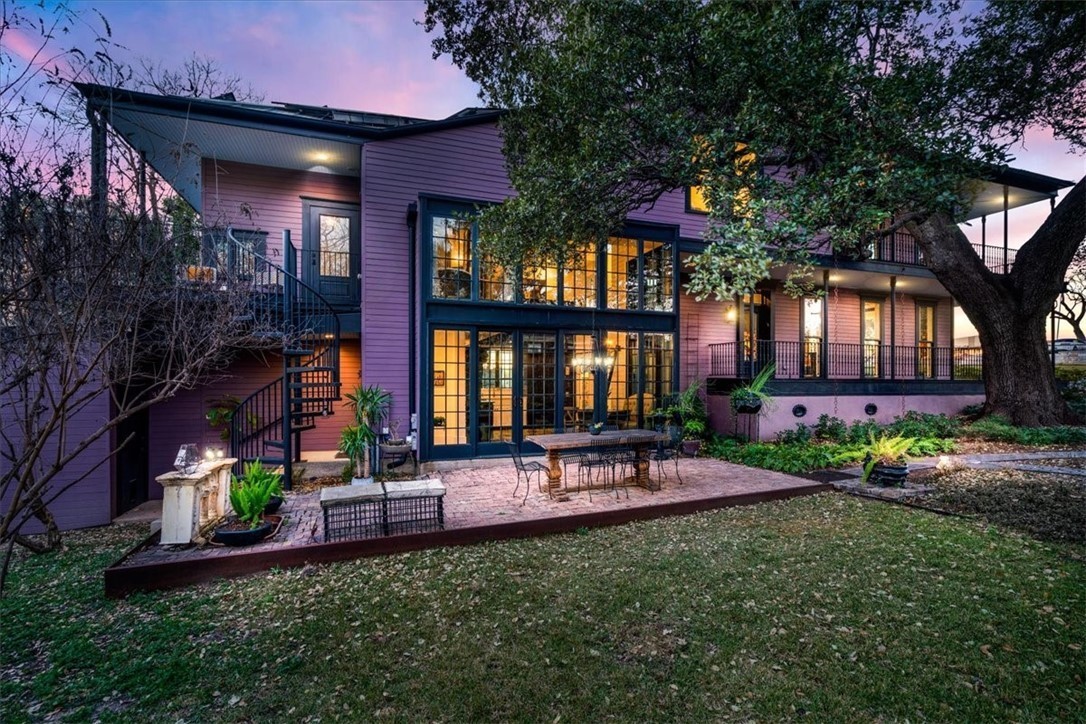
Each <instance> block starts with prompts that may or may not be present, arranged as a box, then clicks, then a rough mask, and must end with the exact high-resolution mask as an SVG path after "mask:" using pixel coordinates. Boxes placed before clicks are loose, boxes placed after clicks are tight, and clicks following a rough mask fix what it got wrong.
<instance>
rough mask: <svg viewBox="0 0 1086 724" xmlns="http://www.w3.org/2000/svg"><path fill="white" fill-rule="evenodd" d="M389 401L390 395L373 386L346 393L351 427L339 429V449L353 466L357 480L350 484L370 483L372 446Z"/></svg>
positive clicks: (371, 478)
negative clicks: (351, 461)
mask: <svg viewBox="0 0 1086 724" xmlns="http://www.w3.org/2000/svg"><path fill="white" fill-rule="evenodd" d="M391 402H392V395H390V394H389V393H388V392H386V391H385V390H383V389H381V388H380V387H378V386H376V385H369V386H367V387H362V386H361V385H360V386H359V387H357V388H355V391H354V392H350V393H348V394H347V402H346V406H347V407H349V408H351V409H353V410H354V422H355V424H354V425H349V426H348V427H346V428H345V429H344V430H343V433H342V435H341V436H340V440H339V449H340V451H342V452H343V453H345V454H346V455H347V457H349V458H350V459H351V460H353V461H354V463H355V473H356V474H357V477H356V478H354V479H353V480H351V484H352V485H363V484H365V483H372V482H373V463H372V461H373V445H374V443H376V442H377V430H379V429H380V424H381V421H382V420H384V419H385V416H386V415H388V407H389V404H390V403H391Z"/></svg>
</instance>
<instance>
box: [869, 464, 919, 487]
mask: <svg viewBox="0 0 1086 724" xmlns="http://www.w3.org/2000/svg"><path fill="white" fill-rule="evenodd" d="M908 476H909V466H908V464H907V463H900V464H896V465H889V464H886V463H876V465H875V469H874V470H872V471H871V479H870V481H869V482H871V483H872V484H873V485H879V486H882V487H884V488H900V487H901V486H902V485H904V484H905V479H906V478H907V477H908Z"/></svg>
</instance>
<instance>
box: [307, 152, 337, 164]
mask: <svg viewBox="0 0 1086 724" xmlns="http://www.w3.org/2000/svg"><path fill="white" fill-rule="evenodd" d="M310 158H312V159H313V160H314V161H317V162H318V163H327V162H328V161H331V160H332V154H330V153H328V152H327V151H317V152H315V153H313V154H312V155H311V156H310Z"/></svg>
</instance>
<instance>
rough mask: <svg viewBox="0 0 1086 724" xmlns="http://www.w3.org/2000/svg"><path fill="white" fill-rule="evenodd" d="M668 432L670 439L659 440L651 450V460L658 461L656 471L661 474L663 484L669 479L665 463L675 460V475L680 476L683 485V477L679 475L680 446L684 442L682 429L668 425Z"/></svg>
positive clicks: (680, 483)
mask: <svg viewBox="0 0 1086 724" xmlns="http://www.w3.org/2000/svg"><path fill="white" fill-rule="evenodd" d="M661 432H662V431H661ZM667 434H668V439H667V441H666V442H663V441H661V442H658V443H656V447H655V448H653V449H652V450H649V462H655V463H656V471H657V473H659V475H660V484H661V486H662V485H663V481H664V480H666V479H667V473H665V472H664V463H665V462H667V461H668V460H672V461H674V462H675V477H676V478H678V480H679V485H682V484H683V479H682V476H681V475H679V456H680V452H681V450H680V449H679V446H680V445H681V444H682V429H681V428H679V427H677V426H675V425H668V428H667Z"/></svg>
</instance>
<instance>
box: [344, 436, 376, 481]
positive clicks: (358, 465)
mask: <svg viewBox="0 0 1086 724" xmlns="http://www.w3.org/2000/svg"><path fill="white" fill-rule="evenodd" d="M376 441H377V435H376V434H374V432H373V430H371V429H370V428H369V427H367V426H366V425H348V426H347V427H345V428H343V432H342V433H340V436H339V451H340V452H342V453H344V454H345V455H346V456H347V457H348V458H350V459H351V460H352V461H353V462H354V465H355V475H356V476H357V477H359V478H364V477H367V475H366V472H367V471H366V469H365V468H366V459H367V457H368V456H369V453H370V450H371V449H372V448H373V444H374V443H375V442H376Z"/></svg>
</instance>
